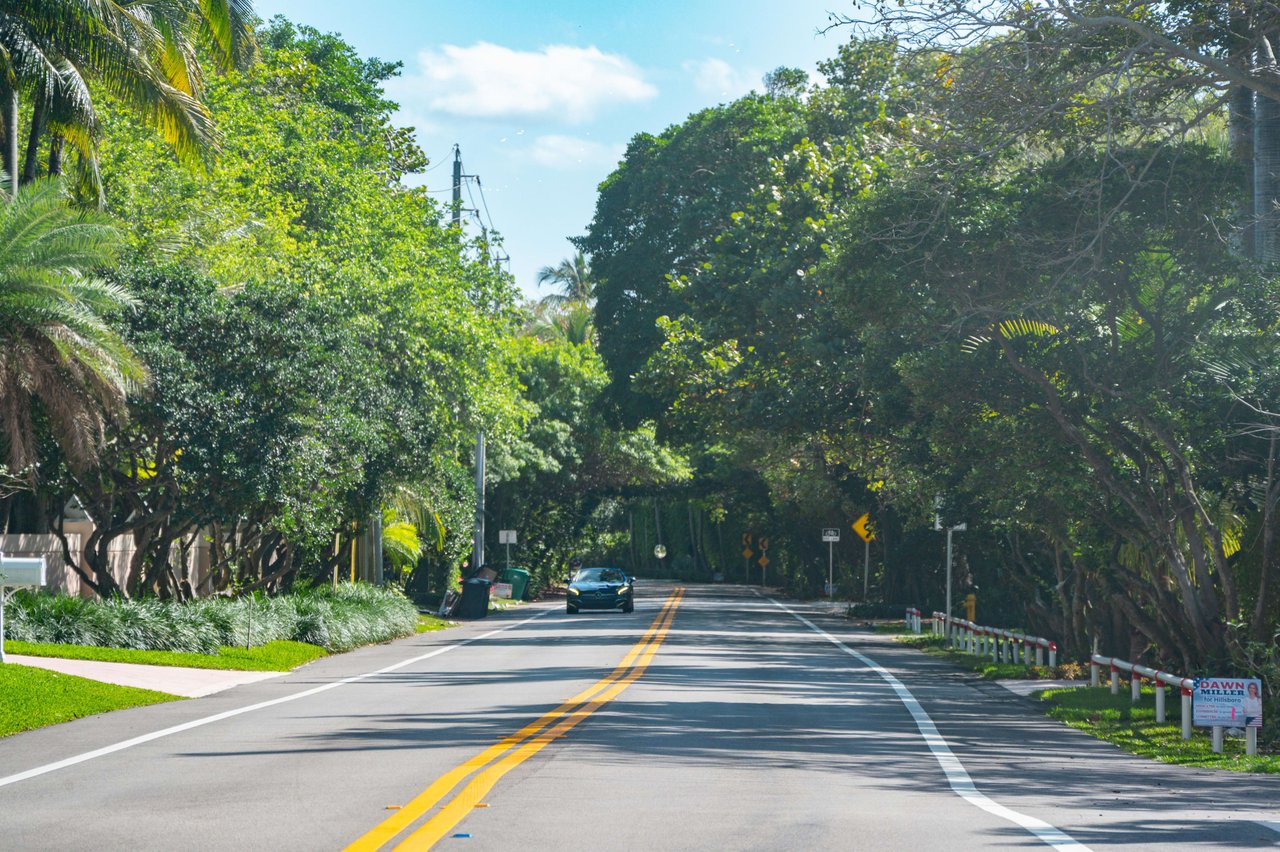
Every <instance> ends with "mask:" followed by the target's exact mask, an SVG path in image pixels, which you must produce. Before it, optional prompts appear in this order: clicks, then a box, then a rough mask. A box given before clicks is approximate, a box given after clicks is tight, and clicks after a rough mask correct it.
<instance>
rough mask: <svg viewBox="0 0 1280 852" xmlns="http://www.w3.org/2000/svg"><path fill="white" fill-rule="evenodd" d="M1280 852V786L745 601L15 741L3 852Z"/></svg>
mask: <svg viewBox="0 0 1280 852" xmlns="http://www.w3.org/2000/svg"><path fill="white" fill-rule="evenodd" d="M1268 823H1273V824H1275V826H1276V827H1275V828H1273V827H1270V826H1269V825H1268ZM1278 841H1280V779H1278V778H1267V777H1252V776H1242V775H1233V774H1227V773H1220V772H1210V771H1199V770H1190V769H1183V768H1175V767H1167V766H1160V765H1156V764H1152V763H1149V762H1146V761H1142V760H1139V759H1137V758H1132V757H1129V756H1127V755H1124V754H1122V753H1120V752H1119V751H1117V750H1116V749H1114V748H1112V747H1110V746H1107V745H1105V744H1103V743H1099V742H1096V741H1094V740H1092V739H1090V738H1088V737H1086V736H1084V735H1082V734H1079V733H1077V732H1075V731H1071V730H1069V729H1066V728H1064V727H1062V726H1060V725H1058V724H1057V723H1054V722H1051V721H1049V720H1047V719H1045V718H1043V717H1042V716H1040V715H1038V714H1037V713H1036V712H1035V711H1034V709H1033V708H1032V707H1031V706H1030V705H1029V703H1028V702H1027V701H1026V700H1025V699H1019V698H1016V697H1014V696H1012V695H1010V694H1007V693H1003V691H1002V690H1000V689H999V687H996V686H993V685H991V684H986V683H983V682H980V681H977V680H976V679H974V678H972V677H969V676H966V675H963V674H960V673H957V672H956V671H955V670H953V669H951V668H949V667H946V666H944V665H942V664H940V663H938V662H936V661H934V660H933V659H931V658H929V657H927V656H925V655H922V654H919V653H917V652H914V651H911V650H909V649H905V648H902V647H901V646H898V645H896V644H894V643H892V642H891V641H887V640H885V639H883V638H880V637H876V636H873V635H871V634H868V633H865V632H860V631H857V630H855V629H853V628H852V627H851V626H850V625H849V624H848V623H847V622H845V621H843V620H841V619H836V618H831V617H825V616H823V615H822V614H821V613H820V612H819V611H817V610H815V609H813V608H811V607H805V606H804V605H799V604H795V603H790V602H786V601H774V600H771V599H769V598H767V597H763V596H761V595H759V594H757V593H756V592H755V591H754V590H751V589H744V588H736V587H698V586H694V587H690V588H687V589H677V588H675V587H673V586H670V585H657V584H652V585H642V593H641V594H640V595H639V596H638V598H637V606H636V612H635V613H634V614H631V615H619V614H614V613H591V614H586V613H584V614H581V615H572V616H570V615H566V614H565V613H564V611H563V607H557V608H552V607H550V606H545V605H535V606H532V607H525V608H522V609H521V610H520V611H519V612H518V613H508V614H506V615H504V616H502V617H501V618H491V619H488V620H486V621H484V622H479V623H474V624H468V625H465V626H463V627H460V628H457V629H455V630H450V631H446V632H444V633H437V634H424V635H422V636H419V637H416V638H413V639H409V640H404V641H401V642H397V643H393V644H390V645H384V646H378V647H375V648H366V649H363V650H360V651H357V652H355V653H352V654H347V655H343V656H341V657H336V658H331V659H327V660H323V661H320V662H317V663H314V664H312V665H309V666H307V667H305V668H303V669H300V670H299V671H298V672H295V673H293V674H292V675H289V676H287V677H283V678H278V679H276V680H272V681H268V682H265V683H261V684H254V685H251V686H246V687H241V688H238V689H234V690H230V691H228V692H225V693H220V694H218V695H215V696H211V697H208V698H203V699H196V700H192V701H185V702H178V703H173V704H166V705H158V706H154V707H147V708H139V709H136V710H128V711H121V712H118V713H113V714H109V715H105V716H99V717H95V718H91V719H84V720H80V721H77V722H73V723H69V724H66V725H60V726H56V727H54V728H48V729H44V730H41V731H34V732H30V733H26V734H20V735H17V736H13V737H9V738H6V739H3V740H0V848H2V849H23V850H26V849H95V850H98V849H305V850H312V849H342V848H346V847H350V848H352V849H378V848H386V849H391V848H396V846H397V844H403V848H425V847H426V846H428V845H430V844H432V843H434V844H435V847H436V848H438V849H450V848H458V849H512V848H520V849H557V850H560V849H592V850H594V849H635V850H650V849H910V848H943V849H983V848H1001V849H1005V848H1044V847H1045V846H1046V845H1047V846H1056V847H1058V848H1075V849H1078V848H1081V847H1091V848H1097V849H1101V848H1125V849H1162V850H1163V849H1170V848H1175V847H1194V848H1204V849H1212V848H1224V849H1226V848H1249V847H1259V848H1262V847H1268V848H1269V847H1274V846H1275V845H1277V842H1278Z"/></svg>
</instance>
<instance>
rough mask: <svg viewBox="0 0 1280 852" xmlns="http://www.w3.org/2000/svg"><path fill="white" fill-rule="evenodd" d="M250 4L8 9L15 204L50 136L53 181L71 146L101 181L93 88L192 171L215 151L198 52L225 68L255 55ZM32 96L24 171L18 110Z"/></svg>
mask: <svg viewBox="0 0 1280 852" xmlns="http://www.w3.org/2000/svg"><path fill="white" fill-rule="evenodd" d="M251 15H252V4H251V3H249V2H248V0H168V2H164V3H146V4H143V3H101V2H94V0H0V118H3V123H2V126H0V130H2V131H3V139H4V146H3V155H2V156H0V163H2V164H3V166H4V169H5V171H6V173H7V174H8V176H9V182H10V192H9V194H10V196H12V195H14V194H16V190H17V186H18V184H19V181H20V179H22V180H28V181H29V180H33V179H35V177H37V176H38V174H39V171H40V169H39V156H38V149H39V145H40V144H41V142H42V140H43V139H44V137H45V136H46V134H47V135H48V137H49V164H48V169H49V174H51V175H57V174H59V173H60V172H61V170H62V150H63V144H64V143H66V142H69V143H71V144H72V145H73V146H74V147H75V148H77V149H78V150H79V151H80V153H81V155H82V158H83V161H84V162H85V163H86V165H87V166H88V168H89V171H90V172H91V173H92V175H93V176H94V177H96V165H95V162H94V148H95V142H96V136H97V122H96V120H95V116H94V109H93V100H92V97H91V95H90V89H89V83H90V82H94V83H97V84H99V85H101V86H102V87H103V89H104V90H106V91H107V92H110V93H111V94H112V95H114V96H115V97H117V98H119V99H120V101H121V102H123V103H124V104H125V105H126V106H128V107H129V108H131V109H133V110H134V111H135V112H137V113H139V114H140V115H141V116H142V117H143V118H144V119H145V120H147V121H148V122H149V123H151V124H153V125H154V126H155V127H156V128H157V129H158V130H160V132H161V133H162V135H163V136H164V137H165V140H166V141H167V142H168V143H169V144H170V145H171V146H172V147H173V148H174V151H175V152H176V153H177V154H178V156H179V157H180V158H182V159H183V160H185V161H188V162H193V161H195V160H196V159H198V157H199V156H200V154H201V153H202V152H203V151H205V150H207V149H208V148H209V147H211V146H212V144H213V141H214V136H213V124H212V120H211V118H210V116H209V110H208V108H207V107H205V105H204V104H203V103H202V102H201V100H200V98H201V97H202V87H201V74H200V64H199V62H198V60H197V50H198V49H199V48H204V49H205V50H207V51H209V53H210V55H212V56H213V57H214V60H215V62H216V63H217V64H218V67H219V68H220V69H221V68H227V67H232V66H239V65H243V64H245V63H247V61H249V60H250V59H251V58H252V56H253V55H254V43H253V33H252V29H251V27H250V25H249V20H250V16H251ZM23 95H29V96H31V97H32V99H33V100H32V111H31V126H30V130H29V132H28V133H27V151H26V157H25V160H24V162H23V165H22V168H21V170H20V169H19V163H18V141H19V132H18V115H19V101H20V97H21V96H23Z"/></svg>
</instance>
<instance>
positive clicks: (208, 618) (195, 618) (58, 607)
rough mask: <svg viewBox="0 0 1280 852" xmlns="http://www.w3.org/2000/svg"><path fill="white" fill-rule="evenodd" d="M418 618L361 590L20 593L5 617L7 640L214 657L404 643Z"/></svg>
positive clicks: (388, 597)
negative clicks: (198, 595)
mask: <svg viewBox="0 0 1280 852" xmlns="http://www.w3.org/2000/svg"><path fill="white" fill-rule="evenodd" d="M417 617H418V612H417V609H416V608H415V607H414V605H413V604H412V603H411V602H410V601H409V600H408V599H407V598H405V597H404V595H403V594H401V593H400V592H399V591H397V590H395V589H389V588H379V587H375V586H369V585H365V584H361V583H354V584H342V585H340V586H338V587H337V588H336V589H331V588H329V587H327V586H326V587H321V588H316V589H311V590H308V591H305V592H300V593H296V594H291V595H280V596H277V597H265V596H247V597H243V598H206V599H204V600H199V601H194V602H191V603H187V604H181V603H176V602H173V601H160V600H155V599H146V600H108V601H98V600H86V599H82V598H75V597H70V596H67V595H52V594H44V593H42V594H30V593H21V594H19V595H17V596H15V598H14V601H13V604H12V605H11V606H10V607H9V609H8V610H7V612H6V620H5V635H6V637H8V638H9V639H11V640H17V641H23V642H37V643H47V644H57V645H94V646H100V647H105V648H128V649H133V650H138V651H177V652H187V653H195V654H209V655H215V654H218V653H219V649H220V648H222V647H226V646H231V647H241V648H243V647H246V646H248V647H258V646H262V645H266V644H267V643H269V642H277V641H281V640H285V641H295V642H305V643H308V644H311V645H319V646H320V647H322V648H324V649H325V650H327V651H329V652H340V651H349V650H351V649H352V648H355V647H358V646H360V645H370V644H374V643H377V642H386V641H388V640H391V639H397V638H400V637H402V636H410V635H412V634H413V633H414V631H415V629H416V627H417V623H418V622H417Z"/></svg>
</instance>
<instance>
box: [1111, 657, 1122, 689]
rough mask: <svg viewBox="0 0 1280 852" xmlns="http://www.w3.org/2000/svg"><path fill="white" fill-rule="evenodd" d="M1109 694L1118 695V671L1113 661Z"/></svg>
mask: <svg viewBox="0 0 1280 852" xmlns="http://www.w3.org/2000/svg"><path fill="white" fill-rule="evenodd" d="M1111 694H1112V695H1119V694H1120V670H1119V669H1118V668H1116V664H1115V661H1114V660H1112V661H1111Z"/></svg>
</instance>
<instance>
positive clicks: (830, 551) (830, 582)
mask: <svg viewBox="0 0 1280 852" xmlns="http://www.w3.org/2000/svg"><path fill="white" fill-rule="evenodd" d="M835 551H836V545H835V542H831V541H829V542H827V597H828V598H831V599H832V600H835V597H836V587H835V580H834V576H833V573H832V566H833V565H834V561H835Z"/></svg>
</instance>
